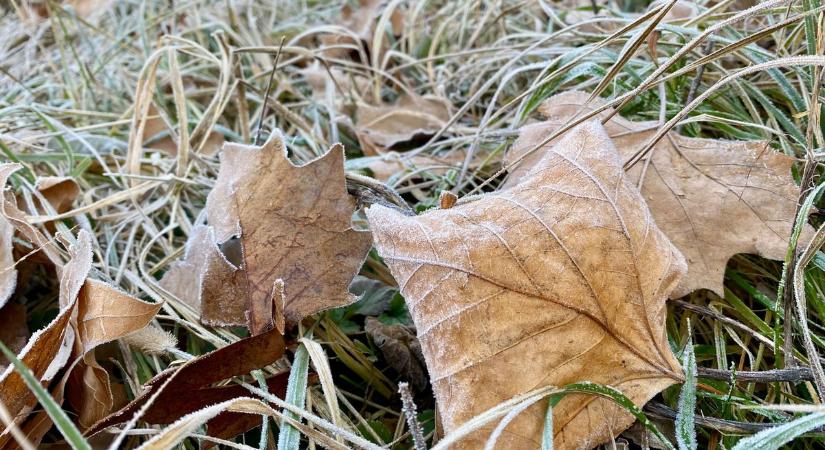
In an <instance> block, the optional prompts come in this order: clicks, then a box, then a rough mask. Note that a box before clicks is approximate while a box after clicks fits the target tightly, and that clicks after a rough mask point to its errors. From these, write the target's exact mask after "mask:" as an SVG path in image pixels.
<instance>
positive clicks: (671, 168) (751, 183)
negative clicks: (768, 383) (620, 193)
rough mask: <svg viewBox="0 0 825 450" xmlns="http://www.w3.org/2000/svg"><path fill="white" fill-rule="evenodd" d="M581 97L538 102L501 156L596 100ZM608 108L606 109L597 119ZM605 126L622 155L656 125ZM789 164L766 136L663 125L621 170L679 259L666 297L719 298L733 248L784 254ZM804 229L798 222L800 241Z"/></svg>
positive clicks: (789, 219)
mask: <svg viewBox="0 0 825 450" xmlns="http://www.w3.org/2000/svg"><path fill="white" fill-rule="evenodd" d="M588 98H589V94H586V93H584V92H565V93H562V94H559V95H556V96H555V97H552V98H550V99H549V100H547V101H546V102H545V103H544V104H542V105H541V106H540V107H539V112H540V114H541V115H542V116H544V117H545V119H546V120H545V121H544V122H540V123H535V124H532V125H527V126H525V127H523V128H522V129H521V134H520V136H519V139H518V141H516V143H515V144H514V145H513V147H512V149H511V150H510V151H509V153H508V154H507V156H506V161H505V162H507V163H508V164H509V163H510V162H512V161H516V160H517V159H518V158H519V157H520V156H521V155H522V154H524V153H525V152H527V151H529V150H530V149H531V148H533V147H535V146H536V145H537V144H539V143H540V142H542V141H543V140H544V139H545V138H547V137H548V136H549V135H550V134H551V133H553V132H554V131H556V130H557V129H558V128H560V127H561V126H563V125H564V124H566V123H567V121H569V120H570V119H572V118H574V117H576V116H577V115H579V114H584V113H587V112H590V111H592V110H594V109H595V108H598V107H600V106H602V105H603V104H604V101H602V100H598V99H597V100H594V101H592V102H590V104H586V102H587V99H588ZM612 113H613V110H611V109H608V110H606V111H604V112H602V113H601V114H600V115H599V116H598V117H599V118H605V117H607V116H608V115H609V114H612ZM605 127H606V128H607V131H608V133H609V134H610V136H611V137H612V139H613V142H614V143H615V145H616V147H617V148H618V150H619V154H620V155H621V157H622V158H623V160H628V159H629V158H630V157H631V156H632V155H633V154H634V153H635V152H636V151H637V150H638V149H639V148H641V147H642V146H643V145H645V144H646V143H647V141H648V140H649V139H650V138H651V137H652V136H653V135H654V134H655V133H656V131H657V130H658V123H657V122H633V121H630V120H627V119H625V118H623V117H621V116H619V115H615V116H613V118H612V119H611V120H610V121H608V122H607V124H606V125H605ZM552 145H553V144H552V143H550V144H548V145H546V146H545V148H544V149H540V150H538V151H535V152H533V153H532V154H530V155H528V156H527V157H526V158H525V159H524V160H522V161H521V163H520V164H519V165H517V166H515V167H514V168H513V169H512V170H511V174H510V177H509V179H508V181H507V183H506V186H514V185H517V184H518V183H520V181H519V180H520V178H521V177H522V176H524V174H526V173H528V172H529V171H530V170H531V169H532V167H533V166H535V165H536V164H537V163H538V162H539V161H540V160H541V159H542V158H543V157H544V155H545V153H546V151H547V150H546V149H550V148H552ZM793 164H794V159H793V158H791V157H789V156H786V155H782V154H779V153H776V152H775V151H773V150H772V149H771V148H770V147H769V145H768V143H767V142H763V141H749V142H737V141H725V140H716V139H697V138H690V137H686V136H682V135H680V134H678V133H676V132H673V131H671V132H669V133H667V135H666V136H665V137H664V138H663V139H662V140H660V141H659V142H658V143H657V144H656V146H655V147H654V148H653V150H652V152H651V153H650V155H649V156H648V157H647V158H646V159H644V160H642V161H640V162H639V163H637V164H636V165H635V166H633V167H632V168H630V169H629V170H628V177H629V179H630V180H631V181H632V182H633V183H634V184H636V185H637V186H638V187H639V189H640V191H641V192H642V196H643V197H644V198H645V200H646V201H647V203H648V206H649V207H650V211H651V214H652V215H653V218H654V220H655V221H656V224H657V225H658V226H659V228H660V229H661V230H662V231H663V232H664V233H665V234H666V235H667V236H668V237H669V238H670V240H671V241H672V242H673V244H674V245H675V246H676V247H677V248H678V249H679V250H680V251H681V252H682V254H683V255H684V256H685V258H686V259H687V262H688V273H687V275H686V276H685V277H684V278H682V281H681V282H680V284H679V285H678V286H677V288H676V289H675V290H674V291H673V292H672V293H671V297H673V298H677V297H681V296H684V295H686V294H688V293H690V292H692V291H695V290H697V289H710V290H711V291H713V292H715V293H716V294H717V295H720V296H722V295H723V294H724V292H723V289H724V287H723V284H722V281H723V278H724V274H725V265H726V264H727V262H728V259H730V257H731V256H733V255H735V254H737V253H752V254H756V255H760V256H762V257H765V258H769V259H777V260H782V259H784V257H785V253H786V251H787V248H788V240H789V237H790V232H791V229H792V227H793V223H794V218H795V217H796V204H797V198H798V196H799V188H798V187H797V186H796V184H795V183H794V180H793V178H792V176H791V167H792V166H793ZM812 233H813V229H812V228H811V227H810V226H808V225H806V228H805V232H804V234H803V235H802V238H801V242H803V244H804V242H807V240H808V239H810V236H811V235H812Z"/></svg>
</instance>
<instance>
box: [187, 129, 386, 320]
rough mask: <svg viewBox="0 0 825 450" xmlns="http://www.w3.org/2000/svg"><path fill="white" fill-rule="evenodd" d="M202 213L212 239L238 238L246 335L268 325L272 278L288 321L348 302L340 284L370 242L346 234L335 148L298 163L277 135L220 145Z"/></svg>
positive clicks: (348, 216) (346, 207)
mask: <svg viewBox="0 0 825 450" xmlns="http://www.w3.org/2000/svg"><path fill="white" fill-rule="evenodd" d="M207 210H208V211H207V213H208V217H209V221H210V225H212V226H213V227H214V228H215V234H216V237H217V240H218V241H219V242H224V241H226V240H228V239H229V238H230V237H231V236H233V235H238V236H240V244H241V250H242V252H241V255H242V258H243V270H244V271H245V276H246V280H247V296H246V297H247V298H246V299H245V300H246V302H247V303H246V305H247V308H246V310H247V314H248V318H249V328H250V330H251V331H252V333H256V334H257V333H261V332H263V331H265V330H267V329H268V328H269V327H271V326H273V325H274V323H273V297H275V294H276V293H277V292H276V291H275V290H274V289H275V284H276V282H277V281H278V280H281V281H282V282H283V286H284V298H283V300H284V311H283V314H284V316H285V317H286V319H288V320H290V321H298V320H300V319H302V318H304V317H306V316H309V315H311V314H314V313H316V312H319V311H323V310H326V309H330V308H335V307H338V306H343V305H347V304H349V303H352V301H353V300H354V298H352V296H351V295H350V294H349V292H347V287H348V286H349V284H350V282H351V281H352V279H353V277H355V275H356V274H357V273H358V270H359V269H360V268H361V264H363V262H364V259H365V258H366V256H367V252H368V251H369V249H370V246H371V241H372V239H371V237H370V234H369V233H368V232H362V231H357V230H355V229H353V226H352V214H353V213H354V212H355V200H354V199H353V198H352V197H350V196H349V194H348V193H347V189H346V184H345V180H344V148H343V146H341V145H340V144H337V145H334V146H333V147H332V148H331V149H330V150H329V151H328V152H327V153H326V154H324V155H323V156H320V157H318V158H317V159H315V160H313V161H311V162H309V163H306V164H305V165H302V166H295V165H293V164H292V162H291V161H290V160H289V159H288V158H287V153H286V146H285V144H284V142H283V138H282V137H281V135H280V133H279V132H277V131H276V132H274V133H273V134H272V136H271V137H270V138H269V140H268V141H267V142H266V143H265V144H264V145H263V146H261V147H254V146H246V145H240V144H231V145H226V146H225V147H224V149H223V152H222V153H221V169H220V173H219V174H218V181H217V183H216V186H215V188H214V189H213V191H212V192H211V193H210V194H209V198H208V200H207ZM206 279H208V277H207V278H205V280H206ZM242 300H244V299H243V298H242V297H240V296H239V297H238V301H242ZM206 307H207V306H206V305H203V308H204V309H206Z"/></svg>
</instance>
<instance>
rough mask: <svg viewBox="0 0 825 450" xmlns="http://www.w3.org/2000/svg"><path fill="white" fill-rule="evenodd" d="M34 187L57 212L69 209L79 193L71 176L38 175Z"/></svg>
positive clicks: (78, 188)
mask: <svg viewBox="0 0 825 450" xmlns="http://www.w3.org/2000/svg"><path fill="white" fill-rule="evenodd" d="M34 187H35V189H37V190H38V191H40V193H41V194H43V197H45V198H46V201H48V202H49V203H50V204H51V205H52V208H54V210H55V211H57V213H58V214H62V213H64V212H66V211H69V210H71V209H72V203H74V200H75V199H76V198H77V196H78V195H80V186H79V185H78V184H77V182H76V181H75V180H74V178H72V177H40V178H38V179H37V182H36V183H35V186H34Z"/></svg>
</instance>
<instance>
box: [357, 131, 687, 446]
mask: <svg viewBox="0 0 825 450" xmlns="http://www.w3.org/2000/svg"><path fill="white" fill-rule="evenodd" d="M367 217H368V219H369V222H370V227H371V228H372V231H373V235H374V236H375V245H376V247H377V249H378V252H379V253H380V254H381V256H382V257H383V258H384V260H385V261H386V262H387V264H388V265H389V267H390V270H391V271H392V273H393V276H394V277H395V278H396V280H398V283H399V286H400V287H401V290H402V292H403V294H404V296H405V298H406V300H407V304H408V305H409V307H410V312H411V314H412V316H413V320H414V321H415V325H416V328H417V330H418V337H419V339H420V341H421V346H422V349H423V353H424V356H425V358H426V362H427V366H428V368H429V372H430V378H431V381H432V385H433V389H434V391H435V395H436V400H437V402H438V406H439V410H440V411H441V413H442V414H443V421H444V427H445V430H446V431H447V432H450V431H452V430H455V429H456V428H457V427H458V426H460V425H461V424H463V423H464V422H466V421H467V420H468V419H470V418H471V417H473V416H475V415H477V414H479V413H481V412H483V411H485V410H487V409H488V408H491V407H493V406H495V405H497V404H499V403H501V402H502V401H505V400H508V399H510V398H512V397H514V396H516V395H518V394H521V393H525V392H528V391H530V390H532V389H535V388H539V387H542V386H548V385H554V386H562V385H565V384H568V383H572V382H578V381H592V382H596V383H601V384H607V385H611V386H614V387H616V388H618V389H620V390H621V391H623V392H624V393H625V394H626V395H627V396H628V397H629V398H630V399H632V400H633V401H634V402H635V403H636V404H637V405H642V404H644V403H645V402H647V401H648V400H649V399H650V398H651V397H652V396H653V395H655V394H656V393H657V392H659V391H661V390H662V389H664V388H665V387H667V386H669V385H671V384H673V383H676V382H678V381H680V380H681V379H682V377H683V375H682V370H681V368H680V366H679V363H678V362H677V361H676V359H675V358H674V356H673V354H672V353H671V350H670V347H669V346H668V342H667V339H666V336H665V328H664V324H665V312H666V311H665V300H666V298H667V296H668V294H669V293H670V291H671V290H672V289H673V287H674V286H675V285H676V283H677V281H678V279H679V277H680V276H681V275H682V274H683V273H684V271H685V263H684V259H683V258H682V256H681V254H680V253H679V251H678V250H677V249H676V248H675V247H673V245H672V244H671V243H670V241H669V240H668V239H667V237H666V236H665V235H664V234H663V233H662V232H661V231H659V229H658V228H657V226H656V224H655V223H654V222H653V219H652V218H651V217H650V212H649V211H648V209H647V206H646V205H645V203H644V201H643V200H642V198H641V196H640V195H639V192H638V191H637V190H636V188H635V187H634V186H633V185H632V183H630V182H628V181H627V180H626V179H625V177H624V172H623V171H622V168H621V162H620V160H619V156H618V154H617V153H616V149H615V148H614V147H613V144H612V143H611V142H610V139H609V137H608V136H607V133H606V131H605V130H604V128H602V126H601V125H599V124H598V123H597V122H588V123H585V124H582V125H580V126H579V127H577V128H576V129H574V130H573V131H571V132H570V134H568V136H567V137H565V138H564V139H563V140H562V141H560V142H559V143H558V145H556V146H555V147H553V148H552V149H550V150H549V151H548V152H546V153H545V154H544V158H543V159H542V160H541V161H540V162H538V163H537V164H536V165H535V166H534V168H533V170H531V171H530V172H528V173H526V174H524V175H523V176H522V177H521V181H520V182H519V183H518V184H516V185H513V186H511V187H509V188H507V189H504V190H502V191H499V192H495V193H491V194H485V195H482V196H479V197H477V198H476V199H475V200H472V201H468V202H466V203H463V204H459V205H457V206H454V207H453V208H451V209H439V210H434V211H430V212H427V213H425V214H422V215H420V216H417V217H407V216H403V215H401V214H399V213H397V212H395V211H393V210H390V209H387V208H384V207H380V206H373V207H371V208H370V209H369V210H368V211H367ZM544 411H546V404H544V405H539V404H537V405H533V406H532V407H531V408H529V409H527V410H526V411H525V412H524V413H522V414H521V415H520V416H519V417H518V418H517V419H516V420H515V421H514V422H513V423H511V424H510V425H509V427H508V428H507V432H506V433H505V434H504V435H502V437H501V438H500V440H499V443H498V445H499V446H500V447H501V448H519V449H522V448H537V447H538V446H539V443H540V439H541V430H542V424H543V415H544ZM553 414H554V434H555V442H556V448H557V449H562V450H563V449H574V448H576V449H578V448H591V447H592V446H594V445H596V444H598V443H600V442H604V441H606V440H608V439H609V438H610V437H611V436H613V435H615V434H617V433H619V432H621V431H622V430H624V429H625V428H627V427H628V426H629V425H630V424H631V423H632V422H633V418H632V416H630V415H629V414H628V413H627V412H625V411H624V410H622V409H621V408H619V407H617V406H616V405H614V404H612V403H611V402H610V401H607V400H605V399H601V398H594V397H584V396H573V397H566V398H564V399H563V400H562V401H561V402H560V403H559V404H558V405H557V406H556V407H555V408H554V413H553ZM490 431H491V430H490V428H486V429H484V430H481V431H478V432H476V433H475V434H473V435H471V436H470V437H468V438H466V440H465V441H464V443H463V446H462V448H480V447H481V446H482V444H483V443H484V442H485V439H486V437H487V435H488V434H489V433H490Z"/></svg>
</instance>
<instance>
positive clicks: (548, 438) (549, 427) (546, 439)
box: [541, 404, 553, 450]
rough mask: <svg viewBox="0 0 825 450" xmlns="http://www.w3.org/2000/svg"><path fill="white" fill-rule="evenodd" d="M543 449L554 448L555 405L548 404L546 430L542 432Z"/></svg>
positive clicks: (545, 421)
mask: <svg viewBox="0 0 825 450" xmlns="http://www.w3.org/2000/svg"><path fill="white" fill-rule="evenodd" d="M541 450H553V405H552V404H551V405H547V415H545V416H544V431H543V432H542V433H541Z"/></svg>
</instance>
